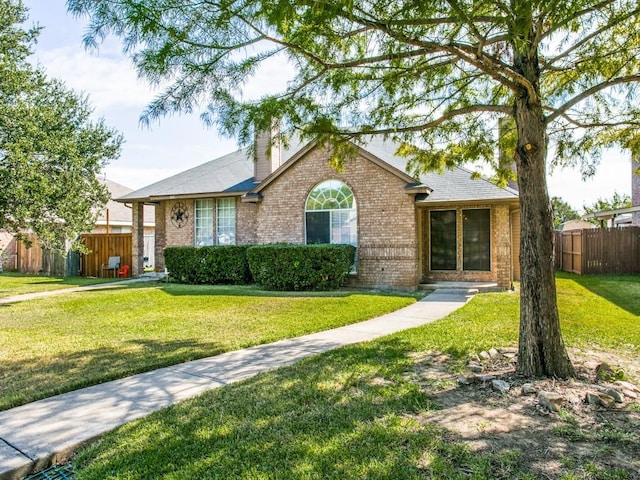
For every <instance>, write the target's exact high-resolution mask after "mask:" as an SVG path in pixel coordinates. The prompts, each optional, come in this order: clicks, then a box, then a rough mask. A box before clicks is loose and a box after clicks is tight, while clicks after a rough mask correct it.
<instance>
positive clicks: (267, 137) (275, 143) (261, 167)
mask: <svg viewBox="0 0 640 480" xmlns="http://www.w3.org/2000/svg"><path fill="white" fill-rule="evenodd" d="M279 134H280V122H278V121H274V122H273V124H272V127H271V130H268V131H261V132H256V138H255V145H254V147H255V150H254V152H255V153H254V155H255V157H254V164H253V178H254V181H255V182H257V183H260V182H262V181H263V180H264V179H265V178H267V177H268V176H269V175H271V173H273V172H274V171H275V170H276V169H277V168H278V167H279V166H280V165H281V162H282V153H281V150H282V148H281V145H280V139H279V138H278V135H279Z"/></svg>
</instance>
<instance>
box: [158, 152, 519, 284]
mask: <svg viewBox="0 0 640 480" xmlns="http://www.w3.org/2000/svg"><path fill="white" fill-rule="evenodd" d="M332 179H333V180H339V181H341V182H343V183H345V184H346V185H348V186H349V187H350V188H351V190H352V192H353V194H354V198H355V201H356V208H357V216H358V225H357V232H358V268H357V273H355V274H354V275H352V277H351V279H350V284H352V285H358V286H365V287H394V288H403V289H415V288H416V287H417V285H418V283H419V282H420V281H421V280H422V279H427V280H432V281H486V282H497V283H498V285H499V286H500V287H504V288H508V287H509V286H510V284H511V279H512V278H511V275H512V273H511V268H512V262H511V259H512V255H513V251H512V248H511V247H512V246H511V236H512V234H513V232H512V225H511V222H512V217H513V215H514V213H517V211H512V210H513V209H514V208H517V207H516V206H515V205H512V206H509V205H489V204H487V205H462V204H460V205H452V206H446V207H438V209H443V208H444V209H456V210H457V211H458V215H459V217H460V221H459V222H458V224H459V231H458V243H459V245H458V252H459V256H460V259H459V262H458V263H459V265H460V267H459V268H460V269H459V270H458V271H453V272H435V271H430V270H429V210H428V209H426V208H416V206H415V203H414V198H413V196H411V195H408V194H407V193H406V191H405V186H406V181H405V180H403V179H401V178H399V177H398V176H397V175H395V174H393V173H391V172H389V171H388V170H386V169H385V168H383V167H381V166H379V165H378V164H376V163H375V162H372V161H371V160H369V159H367V158H365V157H357V158H356V159H354V160H353V161H349V162H347V163H346V164H345V165H344V168H343V170H342V171H340V172H337V171H336V170H335V169H333V168H331V167H329V165H328V154H327V152H326V151H324V150H322V149H320V148H315V149H312V150H310V151H309V152H307V153H306V154H305V155H304V156H303V157H302V158H300V159H299V160H298V161H296V162H295V163H294V164H293V165H291V166H289V168H288V169H287V170H286V171H284V172H283V173H281V175H280V176H279V177H277V178H276V179H275V180H274V181H273V182H271V183H269V184H268V185H266V186H265V187H264V188H263V189H262V191H261V195H262V201H261V202H259V203H247V202H242V201H241V199H240V197H236V243H237V244H259V243H273V242H290V243H299V244H303V243H305V203H306V200H307V197H308V195H309V193H310V192H311V190H312V189H313V188H314V187H315V186H316V185H317V184H319V183H320V182H322V181H325V180H332ZM176 201H177V200H168V201H164V202H161V203H160V204H159V205H157V206H156V259H155V261H156V266H157V267H158V268H161V269H164V257H163V254H162V250H163V249H164V248H165V246H178V245H193V243H194V216H195V211H194V206H195V202H194V200H192V199H188V200H185V199H181V200H180V201H181V202H182V203H183V204H185V205H186V206H187V208H188V210H189V218H188V220H187V222H186V223H185V225H184V226H182V227H181V228H177V227H176V226H174V225H173V224H172V222H171V209H172V207H173V206H174V204H175V203H176ZM464 208H490V209H491V235H492V237H491V238H492V243H491V271H489V272H465V271H462V270H461V265H462V253H461V252H462V227H461V225H462V222H461V215H462V209H464ZM214 223H215V213H214ZM214 228H215V226H214Z"/></svg>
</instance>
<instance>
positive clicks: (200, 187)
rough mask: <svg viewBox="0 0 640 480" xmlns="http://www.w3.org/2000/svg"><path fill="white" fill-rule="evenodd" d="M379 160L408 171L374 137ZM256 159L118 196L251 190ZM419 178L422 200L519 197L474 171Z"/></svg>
mask: <svg viewBox="0 0 640 480" xmlns="http://www.w3.org/2000/svg"><path fill="white" fill-rule="evenodd" d="M305 145H307V143H306V142H305V143H303V142H300V141H299V140H296V139H292V140H291V141H290V143H289V146H288V148H284V149H283V151H282V163H285V162H286V161H287V160H289V159H291V158H292V157H293V156H294V155H295V154H296V153H298V152H299V151H300V150H301V149H302V148H303V147H304V146H305ZM362 148H363V149H364V150H366V151H368V152H369V153H371V154H372V155H374V156H376V157H377V158H379V159H380V160H382V161H384V162H386V163H388V164H390V165H391V166H393V167H394V168H396V169H397V170H400V171H401V172H405V173H406V160H405V159H404V158H402V157H399V156H397V155H396V154H395V152H396V150H397V144H394V143H393V142H389V141H383V140H382V139H381V138H378V137H372V138H371V139H370V140H369V141H368V142H367V144H366V146H364V147H362ZM253 169H254V163H253V159H252V157H251V156H250V155H249V150H248V149H247V148H244V149H241V150H238V151H236V152H233V153H230V154H228V155H224V156H222V157H219V158H216V159H215V160H211V161H209V162H206V163H204V164H202V165H199V166H197V167H194V168H191V169H189V170H186V171H184V172H182V173H179V174H177V175H174V176H172V177H169V178H166V179H164V180H160V181H159V182H156V183H154V184H152V185H149V186H147V187H144V188H141V189H140V190H136V191H134V192H131V193H128V194H126V195H123V196H122V197H120V198H118V200H119V201H121V202H122V201H134V200H137V201H150V200H152V199H153V198H158V199H159V198H163V197H164V198H166V197H171V196H188V195H193V196H197V195H206V194H220V193H242V192H248V191H250V190H252V189H253V188H254V187H256V185H257V184H256V183H255V182H254V181H253ZM419 181H420V182H421V183H422V184H424V185H426V186H428V187H430V188H431V189H432V190H433V192H432V193H431V194H430V195H429V196H428V197H427V198H426V199H425V200H423V201H421V202H420V203H423V204H429V203H439V202H454V201H471V200H475V201H477V200H516V199H517V198H518V192H517V191H515V190H512V189H510V188H500V187H497V186H496V185H494V184H493V183H491V182H489V181H488V180H486V179H473V178H472V173H471V172H470V171H468V170H466V169H463V168H455V169H453V170H449V171H445V172H444V173H427V174H423V175H421V176H420V178H419Z"/></svg>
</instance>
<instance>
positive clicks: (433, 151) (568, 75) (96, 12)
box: [68, 0, 640, 377]
mask: <svg viewBox="0 0 640 480" xmlns="http://www.w3.org/2000/svg"><path fill="white" fill-rule="evenodd" d="M68 5H69V9H70V11H71V12H73V13H75V14H78V15H83V14H85V15H88V16H89V18H90V28H89V31H88V34H87V37H86V41H87V43H88V44H97V43H98V42H100V41H101V40H102V39H103V38H104V37H105V36H107V35H110V34H115V35H117V36H119V37H121V38H122V40H123V44H124V49H125V51H126V52H127V53H128V54H130V55H131V57H132V59H133V60H134V62H135V64H136V65H137V68H138V71H139V73H140V75H141V76H143V77H145V78H146V79H148V80H149V81H150V82H152V83H156V84H161V83H163V82H167V81H168V86H167V87H166V88H165V90H164V91H163V93H161V94H160V95H159V96H158V97H157V98H156V99H155V100H154V101H153V102H152V103H151V104H149V105H148V107H147V109H146V110H145V112H144V113H143V119H144V120H146V121H151V120H153V119H155V118H158V117H161V116H163V115H166V114H170V113H173V112H182V111H194V110H200V113H201V115H202V116H203V118H204V119H205V121H207V122H209V123H211V124H215V125H217V126H218V128H219V129H220V130H221V131H223V132H226V133H227V134H229V135H238V136H239V137H240V140H241V141H242V142H247V143H248V141H249V140H250V139H251V137H252V132H253V129H254V128H255V129H260V130H262V129H266V128H268V127H269V126H270V125H271V121H272V118H273V117H278V118H280V119H281V122H283V124H284V125H288V126H290V127H292V128H294V129H297V130H298V131H299V132H301V133H302V134H303V135H307V136H312V135H313V136H315V135H319V136H320V140H321V143H323V142H329V143H330V144H331V145H332V146H333V149H334V150H333V152H334V158H333V160H334V161H337V162H338V163H339V162H340V161H341V160H343V159H344V157H345V156H348V155H349V148H348V147H345V145H347V144H346V142H344V140H350V141H353V142H358V141H359V139H360V138H361V136H366V135H369V134H374V133H379V134H384V135H387V136H389V137H392V138H393V139H394V140H396V141H399V142H400V143H401V145H402V146H401V148H400V149H399V151H398V153H399V154H401V155H404V156H406V157H407V158H408V159H409V162H410V168H411V169H412V170H413V171H425V170H434V169H435V170H438V169H444V168H449V167H452V166H455V165H457V164H459V163H461V162H465V161H485V162H489V163H490V164H492V165H494V166H495V167H496V169H497V170H498V174H499V176H501V177H505V176H507V175H508V171H507V170H506V169H505V168H503V166H502V165H501V164H499V162H498V161H497V160H496V157H497V156H496V155H495V153H496V148H495V147H496V140H497V143H498V144H499V145H500V147H501V149H502V150H503V151H508V152H509V156H510V157H512V158H513V159H514V161H515V164H516V166H517V170H518V172H517V173H518V182H519V187H520V204H521V216H522V232H521V233H522V234H521V239H522V240H521V241H522V245H521V252H523V253H522V255H521V271H522V283H521V288H522V294H521V323H520V324H521V331H520V355H519V363H518V369H519V371H520V372H522V373H526V374H530V375H557V376H563V377H565V376H569V375H572V374H573V369H572V366H571V364H570V362H569V359H568V356H567V354H566V351H565V348H564V344H563V342H562V337H561V334H560V327H559V317H558V312H557V307H556V298H555V284H554V275H553V273H554V272H553V265H552V262H551V257H552V248H553V236H552V229H553V214H552V210H551V205H550V200H549V197H548V193H547V189H546V178H545V173H546V168H547V167H548V165H547V162H549V163H555V164H559V165H579V166H580V168H582V171H583V173H584V174H587V175H588V174H590V173H592V172H593V167H594V165H595V164H596V163H597V162H598V160H599V156H600V153H601V151H602V149H603V148H604V147H605V146H609V145H614V144H617V145H620V146H622V147H625V148H630V149H632V150H636V151H637V150H640V140H639V138H638V136H637V135H636V131H637V126H638V122H639V120H640V118H639V110H638V104H637V102H635V101H633V99H635V98H636V97H637V93H638V81H640V74H639V73H638V72H640V55H639V54H640V51H639V50H640V48H639V47H640V28H638V27H640V25H639V16H638V13H639V11H640V6H639V5H638V3H637V2H635V1H632V0H568V1H564V2H549V1H547V0H434V1H423V0H419V1H418V0H403V1H396V0H393V1H391V0H364V1H353V0H338V1H334V2H326V1H324V0H203V1H200V2H184V1H182V0H69V2H68ZM274 59H275V60H280V61H284V60H286V62H287V65H288V67H289V68H287V69H284V70H283V74H285V72H287V71H291V72H292V73H291V74H290V75H289V76H288V77H287V80H288V82H287V83H286V84H284V85H285V86H284V87H282V88H278V89H274V90H273V91H271V92H270V93H269V94H267V95H264V96H262V97H260V98H253V97H251V96H250V95H248V92H249V88H248V87H249V86H250V81H251V80H252V79H255V80H257V81H259V82H262V83H263V84H266V83H269V82H270V81H271V78H270V77H269V76H267V75H265V73H264V72H265V68H264V67H265V66H267V65H271V66H272V70H273V65H274V64H275V60H274ZM504 117H507V118H510V119H511V121H510V122H505V123H504V125H506V126H509V125H510V126H511V127H510V128H504V129H502V132H501V134H500V135H496V131H497V130H498V128H497V126H498V123H499V122H500V121H501V119H503V118H504ZM496 137H497V138H496ZM550 142H553V145H554V157H553V158H552V159H549V160H548V159H547V148H548V145H549V143H550Z"/></svg>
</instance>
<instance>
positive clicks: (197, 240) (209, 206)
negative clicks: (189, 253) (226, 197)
mask: <svg viewBox="0 0 640 480" xmlns="http://www.w3.org/2000/svg"><path fill="white" fill-rule="evenodd" d="M195 203H196V205H195V220H194V225H195V232H194V244H195V245H196V246H198V247H204V246H207V245H213V199H211V198H206V199H198V200H196V202H195Z"/></svg>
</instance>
